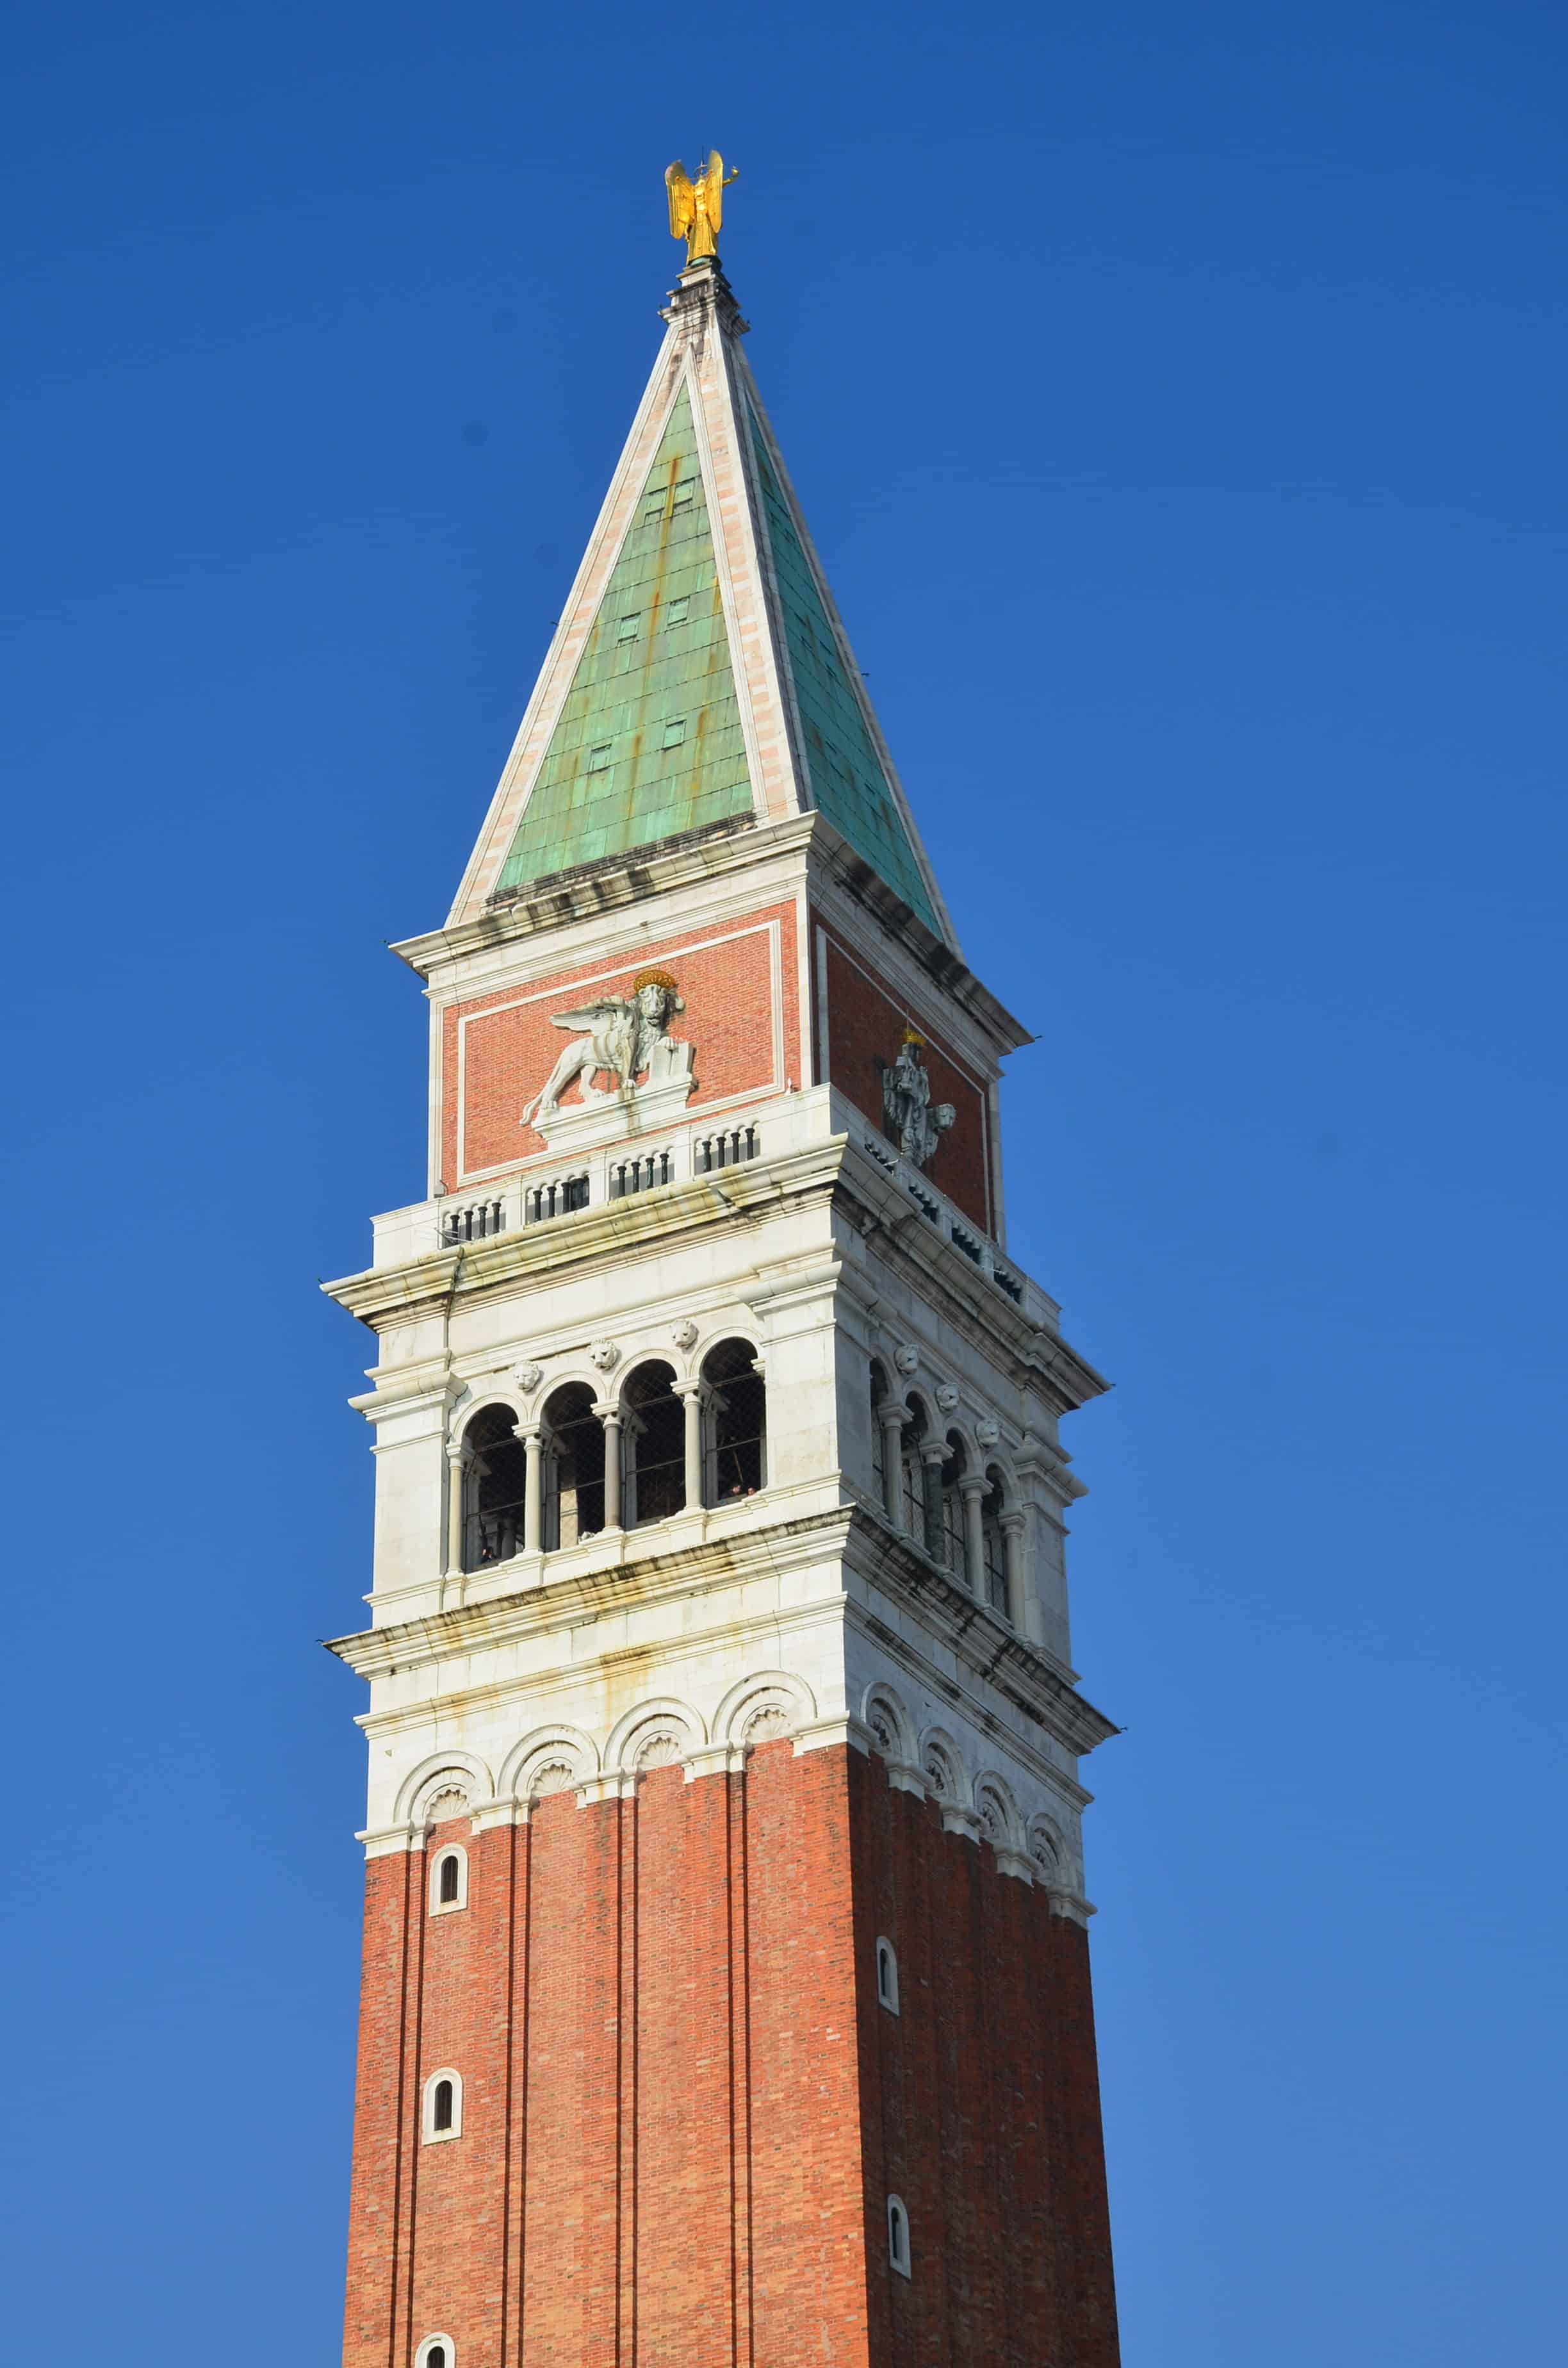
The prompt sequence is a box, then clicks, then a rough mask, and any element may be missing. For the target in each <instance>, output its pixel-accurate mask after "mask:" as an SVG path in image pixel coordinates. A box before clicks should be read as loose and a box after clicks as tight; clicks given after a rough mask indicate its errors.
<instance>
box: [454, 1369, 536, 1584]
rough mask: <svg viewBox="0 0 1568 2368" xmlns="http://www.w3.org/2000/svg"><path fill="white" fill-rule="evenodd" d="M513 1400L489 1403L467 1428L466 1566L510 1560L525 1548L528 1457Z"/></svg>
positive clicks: (464, 1540)
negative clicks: (505, 1403) (519, 1434)
mask: <svg viewBox="0 0 1568 2368" xmlns="http://www.w3.org/2000/svg"><path fill="white" fill-rule="evenodd" d="M516 1425H517V1416H516V1415H515V1414H514V1413H513V1412H512V1409H511V1407H510V1406H486V1407H485V1408H484V1411H483V1414H476V1415H475V1416H474V1417H473V1420H472V1422H471V1423H470V1424H469V1426H468V1429H466V1430H465V1431H464V1433H463V1446H464V1449H465V1451H466V1452H465V1455H464V1459H463V1461H464V1466H465V1470H464V1478H463V1499H464V1501H463V1512H464V1520H463V1568H464V1570H481V1569H483V1568H484V1567H485V1566H486V1565H488V1564H490V1563H493V1562H510V1561H511V1559H512V1557H513V1555H514V1554H518V1553H520V1552H521V1550H522V1543H523V1500H524V1497H526V1495H527V1493H528V1457H527V1455H526V1454H525V1452H524V1450H523V1442H522V1440H520V1439H518V1438H517V1437H516V1436H515V1435H514V1433H515V1429H516Z"/></svg>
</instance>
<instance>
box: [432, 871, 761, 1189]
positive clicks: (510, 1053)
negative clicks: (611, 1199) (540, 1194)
mask: <svg viewBox="0 0 1568 2368" xmlns="http://www.w3.org/2000/svg"><path fill="white" fill-rule="evenodd" d="M770 922H777V923H778V932H779V975H780V994H781V996H782V1002H783V1045H784V1065H783V1074H782V1075H779V1074H778V1073H777V1071H776V1067H775V1054H774V1014H773V980H772V966H773V958H772V952H771V942H770V932H769V930H768V928H767V924H768V923H770ZM648 969H663V970H668V971H669V972H670V973H671V974H672V976H673V977H675V978H676V980H677V981H678V982H679V985H680V991H681V994H682V996H683V997H684V998H685V1002H686V1008H685V1010H684V1011H681V1012H677V1013H676V1015H675V1017H674V1018H673V1019H672V1020H671V1021H670V1029H669V1032H670V1034H671V1035H672V1036H673V1037H675V1038H676V1041H677V1042H690V1043H691V1044H693V1045H694V1046H695V1048H696V1059H695V1064H694V1075H695V1076H696V1079H697V1087H696V1091H695V1092H694V1093H693V1095H692V1097H691V1099H690V1101H689V1102H688V1103H687V1110H689V1111H690V1112H691V1113H693V1114H694V1115H695V1114H696V1113H697V1112H698V1111H699V1110H702V1109H703V1108H704V1107H705V1106H706V1105H707V1104H710V1103H711V1102H715V1101H719V1100H722V1099H725V1098H727V1097H728V1096H730V1095H733V1094H742V1093H749V1092H753V1091H756V1092H763V1091H767V1090H771V1089H775V1088H781V1087H783V1086H784V1085H785V1084H786V1083H789V1084H790V1085H795V1086H798V1085H800V1084H801V1029H800V1012H799V996H798V994H797V980H798V971H797V964H796V954H795V907H794V905H769V906H767V908H766V909H765V910H763V911H762V912H759V913H756V914H752V915H748V916H745V917H744V919H742V920H739V921H734V922H731V923H727V924H726V925H725V927H724V928H722V930H715V931H713V932H712V933H711V934H710V937H709V938H707V939H702V940H699V942H697V943H696V944H695V945H694V944H693V942H692V940H691V939H690V938H689V937H687V938H666V939H656V940H653V941H652V942H650V943H649V944H648V945H646V946H644V947H643V948H642V949H641V951H639V952H638V953H637V954H636V955H635V956H633V957H631V959H629V960H628V961H627V962H625V963H624V964H623V965H622V966H621V967H620V968H619V969H618V970H614V971H610V972H606V971H605V970H604V969H603V967H602V966H601V965H597V964H596V965H595V966H593V967H592V968H591V969H588V968H585V966H582V965H579V966H578V967H577V968H576V969H574V970H570V971H560V972H557V973H555V974H554V975H553V976H552V977H548V978H542V979H536V980H534V981H533V982H531V984H530V985H528V986H527V987H526V988H521V989H519V988H517V987H515V986H514V987H506V988H501V989H498V990H497V991H496V993H494V995H488V996H479V997H477V998H476V999H475V1000H474V1001H472V1003H464V1004H459V1005H455V1006H454V1007H453V1008H451V1009H450V1010H449V1011H448V1012H447V1013H446V1014H445V1016H444V1019H443V1026H442V1046H441V1175H442V1178H443V1180H444V1181H445V1182H446V1184H447V1185H448V1186H449V1187H455V1186H456V1185H457V1184H459V1183H460V1182H461V1181H462V1178H464V1177H466V1176H472V1175H476V1174H479V1173H482V1172H483V1171H485V1170H487V1169H490V1170H493V1169H495V1168H498V1167H513V1166H515V1165H517V1162H518V1161H520V1160H524V1159H529V1158H532V1157H533V1156H535V1155H536V1154H537V1153H539V1152H541V1151H543V1150H544V1149H545V1147H546V1146H545V1142H544V1138H543V1136H542V1135H541V1134H540V1133H537V1131H536V1130H535V1129H534V1128H533V1127H531V1126H528V1127H525V1126H521V1125H519V1123H518V1118H519V1114H520V1112H521V1111H522V1109H523V1107H524V1105H525V1103H527V1102H528V1101H530V1100H531V1099H533V1097H534V1095H535V1094H537V1093H538V1092H539V1090H540V1087H541V1086H542V1085H543V1084H544V1081H545V1079H546V1078H547V1077H548V1076H549V1075H550V1073H551V1069H552V1068H553V1067H554V1065H555V1063H556V1060H557V1059H558V1057H559V1056H560V1054H561V1053H562V1051H563V1050H564V1048H565V1047H566V1045H568V1044H569V1043H570V1042H572V1036H571V1032H570V1031H569V1030H564V1031H563V1030H561V1029H559V1028H556V1027H554V1026H552V1024H551V1019H552V1015H553V1014H555V1013H556V1012H561V1011H570V1010H573V1009H575V1008H580V1007H582V1006H584V1005H586V1004H587V1003H589V1002H591V1001H592V1000H593V999H594V997H595V996H601V995H630V993H631V982H632V980H633V979H634V978H635V977H636V975H637V973H639V971H642V970H648ZM460 1039H461V1054H460V1049H459V1048H460ZM460 1071H461V1092H462V1142H461V1158H462V1167H461V1171H460V1168H459V1130H458V1096H459V1090H460ZM606 1082H607V1081H606V1079H605V1078H603V1077H600V1078H599V1080H598V1084H599V1087H600V1089H601V1090H602V1089H603V1088H604V1087H605V1085H606ZM581 1099H582V1097H581V1094H580V1091H579V1088H578V1087H577V1086H576V1085H573V1086H571V1087H568V1088H567V1091H566V1093H565V1095H564V1096H563V1098H562V1109H568V1110H569V1109H571V1108H572V1107H573V1106H574V1104H575V1103H577V1102H578V1101H580V1100H581Z"/></svg>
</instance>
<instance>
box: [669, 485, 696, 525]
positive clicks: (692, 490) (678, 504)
mask: <svg viewBox="0 0 1568 2368" xmlns="http://www.w3.org/2000/svg"><path fill="white" fill-rule="evenodd" d="M696 499H697V479H696V478H695V477H683V478H682V479H681V481H680V483H679V484H677V485H676V490H675V499H674V500H673V501H672V502H671V504H670V516H671V517H672V518H674V517H675V516H676V512H677V511H679V510H688V509H689V508H690V507H691V506H692V504H693V502H695V500H696Z"/></svg>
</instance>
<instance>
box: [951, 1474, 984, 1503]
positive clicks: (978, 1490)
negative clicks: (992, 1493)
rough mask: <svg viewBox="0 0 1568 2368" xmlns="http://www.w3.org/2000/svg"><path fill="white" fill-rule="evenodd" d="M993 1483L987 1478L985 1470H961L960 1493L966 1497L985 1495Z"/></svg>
mask: <svg viewBox="0 0 1568 2368" xmlns="http://www.w3.org/2000/svg"><path fill="white" fill-rule="evenodd" d="M990 1486H991V1484H990V1482H989V1481H988V1480H987V1479H986V1477H985V1474H984V1473H983V1472H960V1474H959V1495H960V1497H965V1498H966V1499H967V1498H969V1497H983V1496H985V1495H986V1494H987V1492H988V1490H989V1488H990Z"/></svg>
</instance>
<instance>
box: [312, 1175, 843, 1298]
mask: <svg viewBox="0 0 1568 2368" xmlns="http://www.w3.org/2000/svg"><path fill="white" fill-rule="evenodd" d="M843 1147H844V1137H843V1136H842V1135H835V1136H828V1137H826V1138H824V1140H823V1141H822V1142H820V1143H812V1144H805V1145H804V1146H803V1147H802V1148H801V1149H800V1150H798V1151H790V1152H784V1153H781V1154H780V1155H779V1156H778V1157H776V1158H772V1159H758V1160H753V1161H749V1162H747V1163H745V1164H744V1165H743V1166H741V1167H725V1168H723V1169H721V1170H719V1171H717V1172H716V1173H714V1174H713V1175H710V1176H699V1177H693V1178H690V1179H689V1180H688V1181H687V1183H684V1184H670V1185H666V1186H665V1187H663V1188H662V1189H661V1190H659V1191H658V1192H657V1193H637V1194H631V1195H628V1197H627V1198H626V1199H625V1200H621V1201H605V1202H602V1203H600V1204H599V1205H598V1206H597V1207H595V1208H589V1209H579V1210H576V1211H574V1212H573V1213H572V1214H571V1215H569V1216H562V1217H552V1218H551V1220H550V1222H549V1223H548V1224H540V1225H525V1226H523V1227H522V1228H521V1230H520V1231H519V1232H517V1233H507V1234H496V1235H492V1236H491V1238H490V1239H489V1240H488V1241H483V1242H467V1243H464V1244H463V1245H462V1247H460V1248H459V1249H456V1250H439V1251H435V1252H432V1253H431V1254H430V1255H429V1256H428V1257H426V1258H415V1259H411V1260H409V1261H407V1262H405V1263H404V1264H403V1265H402V1266H389V1267H370V1268H368V1269H366V1270H365V1271H364V1272H363V1273H360V1274H353V1275H347V1276H346V1277H345V1278H344V1279H343V1280H342V1281H337V1282H324V1283H323V1284H322V1286H321V1288H322V1290H323V1291H324V1292H325V1293H326V1295H327V1297H328V1298H329V1299H335V1301H336V1302H337V1304H338V1305H339V1306H340V1307H346V1308H347V1310H348V1312H349V1314H350V1315H357V1316H358V1318H359V1321H360V1322H361V1323H362V1324H368V1325H369V1326H370V1327H371V1329H372V1330H377V1329H379V1328H380V1327H381V1325H383V1324H385V1323H387V1322H396V1323H405V1322H406V1321H407V1320H408V1317H409V1315H410V1313H411V1312H414V1311H417V1310H420V1309H422V1308H435V1307H439V1306H445V1305H449V1304H451V1302H452V1301H453V1300H454V1299H455V1298H457V1297H459V1296H460V1295H465V1294H467V1293H470V1292H495V1291H512V1292H516V1291H517V1290H518V1289H519V1288H521V1289H525V1290H526V1289H527V1288H528V1285H529V1284H530V1283H532V1282H535V1281H542V1280H543V1279H544V1278H545V1277H546V1276H547V1275H548V1277H549V1279H550V1281H551V1282H557V1281H561V1280H562V1277H564V1276H567V1275H569V1274H571V1273H572V1272H573V1270H574V1269H578V1268H582V1267H588V1266H592V1265H594V1264H595V1263H596V1262H597V1261H598V1260H600V1259H602V1258H615V1259H616V1260H617V1261H618V1263H619V1264H621V1265H624V1264H625V1263H626V1262H627V1261H628V1260H629V1259H634V1258H638V1257H640V1256H642V1255H643V1254H644V1253H646V1254H648V1255H653V1254H655V1253H657V1252H659V1251H662V1250H665V1249H667V1248H668V1247H669V1245H670V1241H671V1238H672V1236H674V1235H677V1234H687V1235H703V1234H705V1233H711V1232H713V1231H715V1230H716V1229H717V1228H718V1227H720V1226H722V1225H727V1224H731V1223H732V1222H733V1220H734V1219H735V1218H737V1217H739V1218H742V1219H753V1220H755V1219H758V1218H761V1217H764V1216H767V1215H770V1214H771V1213H772V1212H774V1211H775V1210H777V1209H778V1208H781V1207H783V1206H784V1205H786V1204H787V1203H788V1202H790V1201H796V1200H800V1199H802V1198H805V1197H807V1196H809V1195H810V1194H812V1193H813V1192H815V1193H821V1194H824V1195H825V1194H826V1193H828V1192H830V1191H831V1190H832V1188H833V1183H834V1179H835V1176H836V1174H837V1171H838V1167H839V1163H840V1160H841V1157H842V1154H843Z"/></svg>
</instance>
